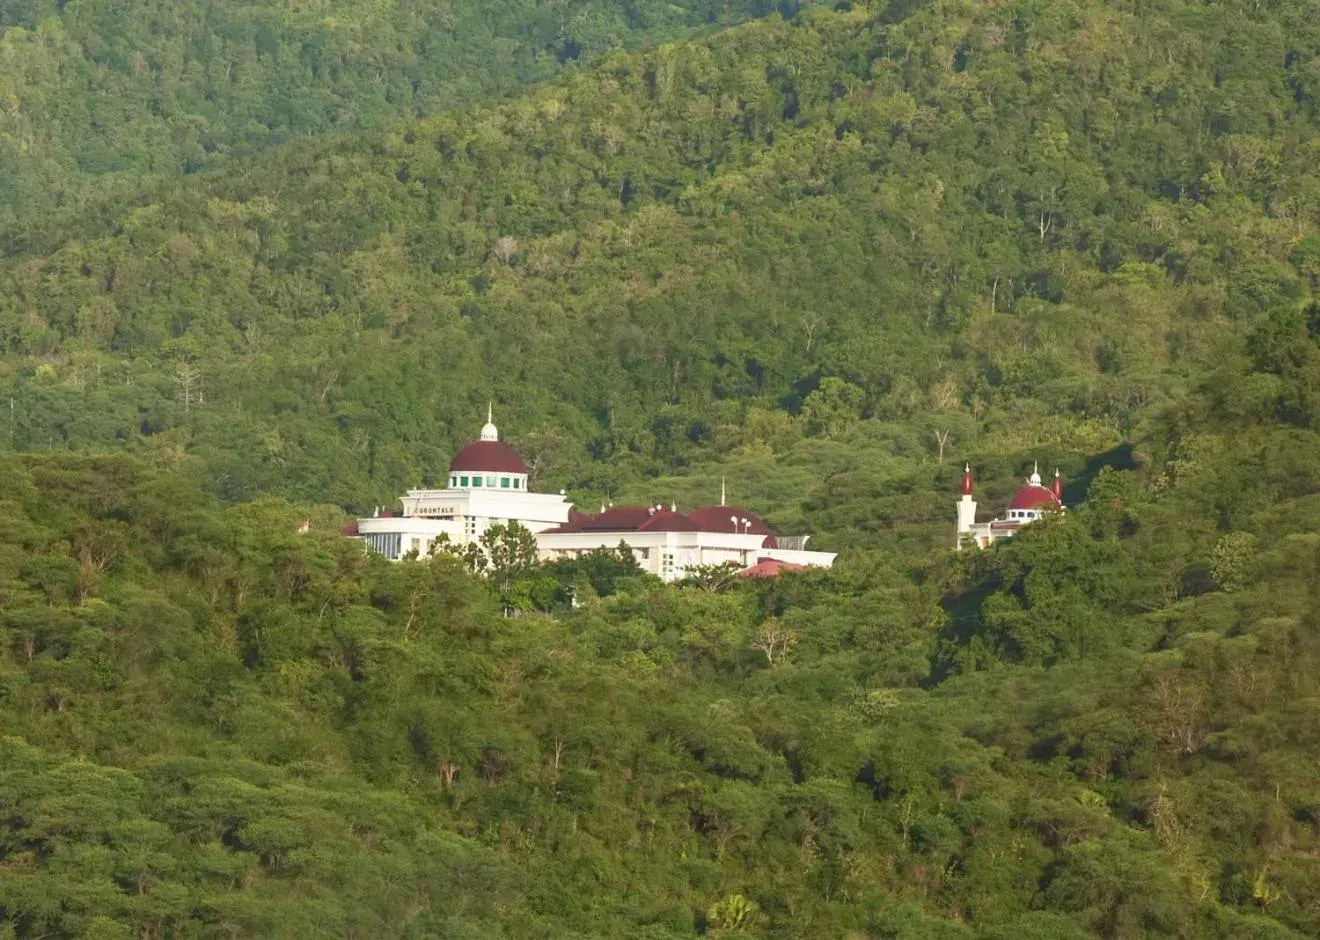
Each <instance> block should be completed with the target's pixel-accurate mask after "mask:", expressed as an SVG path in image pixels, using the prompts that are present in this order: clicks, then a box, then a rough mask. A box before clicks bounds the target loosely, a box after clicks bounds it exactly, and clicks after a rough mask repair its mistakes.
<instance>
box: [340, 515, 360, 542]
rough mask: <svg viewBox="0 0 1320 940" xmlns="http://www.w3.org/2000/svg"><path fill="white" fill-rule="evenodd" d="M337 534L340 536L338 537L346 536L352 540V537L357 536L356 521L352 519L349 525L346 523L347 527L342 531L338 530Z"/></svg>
mask: <svg viewBox="0 0 1320 940" xmlns="http://www.w3.org/2000/svg"><path fill="white" fill-rule="evenodd" d="M339 534H340V535H347V536H349V537H350V538H352V537H353V536H356V535H357V534H358V524H357V520H356V519H354V520H353V521H352V522H350V523H348V524H347V525H345V526H344V527H343V528H342V529H340V530H339Z"/></svg>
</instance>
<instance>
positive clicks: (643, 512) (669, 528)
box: [548, 506, 700, 533]
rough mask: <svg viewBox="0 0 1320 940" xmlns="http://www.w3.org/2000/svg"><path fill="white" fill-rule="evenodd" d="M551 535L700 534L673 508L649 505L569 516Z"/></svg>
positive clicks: (697, 529) (690, 521)
mask: <svg viewBox="0 0 1320 940" xmlns="http://www.w3.org/2000/svg"><path fill="white" fill-rule="evenodd" d="M548 531H549V532H556V533H562V532H698V531H700V529H699V527H698V526H697V524H696V523H695V522H693V521H692V520H691V519H689V518H688V517H687V516H685V515H683V514H682V513H681V512H674V511H673V510H670V509H653V508H651V507H649V506H620V507H618V508H617V509H607V510H605V511H604V512H602V513H600V514H599V515H595V516H593V515H589V514H587V513H577V517H576V518H574V515H573V514H572V513H570V514H569V517H568V522H566V523H565V524H564V525H561V526H559V527H557V528H554V529H549V530H548Z"/></svg>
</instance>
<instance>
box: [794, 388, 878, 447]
mask: <svg viewBox="0 0 1320 940" xmlns="http://www.w3.org/2000/svg"><path fill="white" fill-rule="evenodd" d="M865 397H866V395H865V392H863V391H862V390H861V389H860V388H858V387H857V386H856V385H853V384H852V383H851V382H845V381H844V380H843V379H840V378H836V377H834V376H827V377H825V378H823V379H821V380H820V385H818V386H817V387H816V389H815V391H813V392H812V393H811V394H810V395H808V396H807V398H806V401H804V402H803V403H802V418H803V420H804V421H805V422H806V426H807V433H808V434H815V435H817V436H819V437H824V438H835V437H839V436H841V435H843V434H845V433H847V431H848V430H849V429H850V428H851V427H853V425H855V424H856V423H857V420H858V418H859V417H860V416H861V410H862V402H863V401H864V400H865Z"/></svg>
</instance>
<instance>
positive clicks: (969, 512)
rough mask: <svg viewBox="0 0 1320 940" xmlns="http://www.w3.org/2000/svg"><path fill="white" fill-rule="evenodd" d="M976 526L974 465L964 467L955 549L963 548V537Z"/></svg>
mask: <svg viewBox="0 0 1320 940" xmlns="http://www.w3.org/2000/svg"><path fill="white" fill-rule="evenodd" d="M975 524H976V500H974V499H972V465H971V464H967V465H965V466H964V467H963V484H962V499H960V500H958V542H957V544H956V545H955V546H954V547H955V548H962V542H963V536H965V535H966V534H967V533H968V532H970V531H972V526H973V525H975Z"/></svg>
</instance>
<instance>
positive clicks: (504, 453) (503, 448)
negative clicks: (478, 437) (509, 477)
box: [449, 441, 527, 473]
mask: <svg viewBox="0 0 1320 940" xmlns="http://www.w3.org/2000/svg"><path fill="white" fill-rule="evenodd" d="M449 470H450V472H458V471H461V472H464V473H470V472H472V471H474V470H477V471H481V472H487V471H489V472H493V473H526V472H527V464H525V463H523V459H522V458H521V457H519V456H518V452H517V451H516V450H514V449H513V448H512V447H510V446H509V445H508V444H505V443H503V442H502V441H473V442H472V443H471V444H469V445H468V446H467V447H464V448H463V449H462V450H460V451H459V452H458V453H457V454H455V455H454V459H453V460H451V461H450V462H449Z"/></svg>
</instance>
